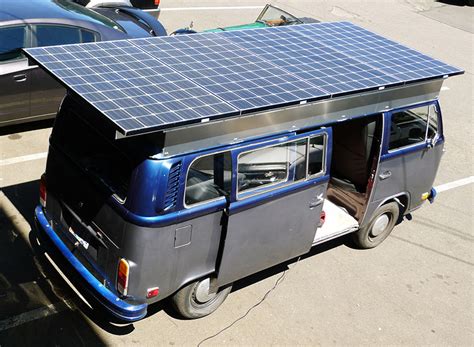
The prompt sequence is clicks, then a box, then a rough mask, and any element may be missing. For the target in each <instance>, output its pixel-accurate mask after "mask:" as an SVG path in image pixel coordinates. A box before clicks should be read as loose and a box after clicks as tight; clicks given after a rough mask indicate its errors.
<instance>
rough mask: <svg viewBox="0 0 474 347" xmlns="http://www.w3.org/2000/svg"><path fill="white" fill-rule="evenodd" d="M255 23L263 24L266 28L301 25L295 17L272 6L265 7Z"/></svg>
mask: <svg viewBox="0 0 474 347" xmlns="http://www.w3.org/2000/svg"><path fill="white" fill-rule="evenodd" d="M256 21H257V22H264V23H265V24H266V25H268V26H280V25H292V24H303V22H302V21H300V20H299V19H298V18H296V17H295V16H293V15H291V14H289V13H288V12H285V11H283V10H280V9H279V8H277V7H274V6H272V5H266V6H265V8H264V9H263V11H262V12H261V13H260V15H259V16H258V18H257V20H256Z"/></svg>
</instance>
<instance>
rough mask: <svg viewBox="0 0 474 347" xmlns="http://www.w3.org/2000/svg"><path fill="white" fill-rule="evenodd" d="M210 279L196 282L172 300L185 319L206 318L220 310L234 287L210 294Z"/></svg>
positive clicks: (181, 290)
mask: <svg viewBox="0 0 474 347" xmlns="http://www.w3.org/2000/svg"><path fill="white" fill-rule="evenodd" d="M209 287H210V279H209V278H206V279H204V280H201V281H196V282H193V283H191V284H188V285H187V286H186V287H184V288H181V289H180V290H179V291H178V292H176V294H174V295H173V297H172V298H171V302H172V304H173V307H174V309H175V310H176V311H177V312H178V313H179V314H180V315H181V316H183V317H184V318H188V319H195V318H201V317H205V316H207V315H209V314H211V313H212V312H214V311H215V310H217V309H218V308H219V306H220V305H221V304H222V303H223V302H224V300H225V299H226V298H227V295H229V293H230V291H231V289H232V285H231V284H230V285H227V286H226V287H224V288H219V290H218V291H217V293H209Z"/></svg>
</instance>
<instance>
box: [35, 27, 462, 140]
mask: <svg viewBox="0 0 474 347" xmlns="http://www.w3.org/2000/svg"><path fill="white" fill-rule="evenodd" d="M27 53H28V54H29V55H30V56H32V57H33V58H34V59H35V60H36V61H38V63H39V64H41V65H42V66H44V67H45V68H46V69H48V70H49V71H51V73H52V74H53V75H55V76H56V77H57V78H58V79H60V80H61V81H63V82H64V83H65V84H67V86H68V87H69V88H70V89H72V90H73V91H74V92H76V93H77V94H78V95H80V96H81V97H82V98H84V99H85V100H86V101H88V102H89V103H91V104H92V105H93V106H94V107H96V108H97V109H98V110H99V111H101V112H102V113H103V114H105V116H106V117H107V118H109V119H110V120H111V121H112V122H113V123H114V124H115V126H116V127H117V129H118V130H120V131H121V132H122V133H123V134H133V133H139V132H146V131H150V130H152V129H160V128H166V127H174V126H178V125H182V124H187V123H189V122H197V121H200V120H202V119H208V118H213V117H226V116H232V115H237V114H239V113H245V112H253V111H256V110H259V109H262V108H272V107H278V106H282V105H287V104H294V103H298V102H302V101H312V100H316V99H319V98H330V97H336V96H338V95H341V94H343V93H355V92H360V91H362V90H367V89H376V88H380V87H390V86H393V85H399V84H404V83H409V82H414V81H418V80H423V79H426V78H436V77H441V76H444V75H450V74H456V73H461V72H462V71H461V70H459V69H457V68H454V67H452V66H449V65H447V64H444V63H442V62H440V61H438V60H435V59H432V58H430V57H428V56H426V55H424V54H422V53H419V52H417V51H414V50H412V49H410V48H408V47H405V46H403V45H400V44H398V43H396V42H393V41H391V40H388V39H386V38H384V37H382V36H379V35H377V34H374V33H372V32H370V31H368V30H365V29H363V28H361V27H358V26H356V25H354V24H351V23H348V22H336V23H319V24H305V25H298V26H287V27H274V28H266V29H255V30H243V31H231V32H222V33H212V34H211V33H208V34H194V35H180V36H174V37H160V38H145V39H134V40H125V41H108V42H100V43H90V44H83V45H69V46H55V47H42V48H32V49H28V50H27Z"/></svg>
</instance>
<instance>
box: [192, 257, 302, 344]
mask: <svg viewBox="0 0 474 347" xmlns="http://www.w3.org/2000/svg"><path fill="white" fill-rule="evenodd" d="M300 259H301V257H299V258H298V260H297V261H296V263H295V265H294V266H292V269H293V267H295V266H296V264H298V262H299V261H300ZM289 270H290V269H287V270H285V271H283V273H282V274H281V275H280V277H278V279H277V280H276V281H275V284H274V285H273V287H272V288H270V289H269V290H268V291H267V292H266V293H265V295H264V296H263V297H262V298H261V299H260V301H259V302H257V303H256V304H255V305H253V306H252V307H250V308H249V309H248V310H247V312H245V314H243V315H242V316H240V317H239V318H237V319H236V320H234V321H233V322H232V323H230V324H229V325H227V326H226V327H225V328H223V329H221V330H219V331H218V332H217V333H215V334H214V335H211V336H208V337H206V338H205V339H204V340H201V341H200V342H199V343H198V344H197V347H201V345H202V344H203V343H204V342H206V341H208V340H211V339H213V338H214V337H216V336H218V335H220V334H222V333H223V332H224V331H226V330H228V329H230V328H232V327H233V326H234V325H235V324H236V323H237V322H238V321H240V320H242V319H244V318H245V317H247V316H248V314H249V313H250V312H251V311H252V310H253V309H254V308H256V307H258V306H260V304H262V303H263V302H264V301H265V299H266V298H267V297H268V295H269V294H270V293H271V292H273V291H274V290H275V289H276V287H278V285H279V284H280V283H281V282H283V280H284V279H285V276H286V273H287V272H288V271H289Z"/></svg>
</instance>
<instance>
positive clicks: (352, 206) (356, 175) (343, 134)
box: [314, 115, 382, 243]
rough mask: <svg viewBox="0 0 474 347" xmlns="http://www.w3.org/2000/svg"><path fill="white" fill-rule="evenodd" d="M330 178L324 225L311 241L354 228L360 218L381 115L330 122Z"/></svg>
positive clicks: (367, 194)
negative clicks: (331, 143) (331, 123)
mask: <svg viewBox="0 0 474 347" xmlns="http://www.w3.org/2000/svg"><path fill="white" fill-rule="evenodd" d="M332 131H333V148H332V161H331V168H330V169H331V171H330V172H331V179H330V182H329V186H328V190H327V199H326V201H325V202H324V208H323V210H324V211H325V213H326V220H325V223H324V225H323V226H322V227H321V228H320V229H318V231H317V232H316V237H315V240H314V243H320V242H323V241H326V240H328V239H330V238H334V237H337V236H339V235H341V234H345V233H348V232H350V231H354V230H356V229H357V228H358V226H359V224H360V223H361V222H362V218H363V216H364V212H365V209H366V207H367V202H368V200H369V197H370V192H371V188H372V183H373V177H374V176H375V172H376V169H377V163H378V156H379V151H380V144H381V139H382V115H375V116H373V117H364V118H359V119H355V120H350V121H345V122H342V123H337V124H335V125H333V126H332Z"/></svg>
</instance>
